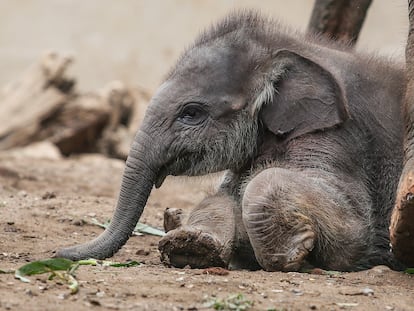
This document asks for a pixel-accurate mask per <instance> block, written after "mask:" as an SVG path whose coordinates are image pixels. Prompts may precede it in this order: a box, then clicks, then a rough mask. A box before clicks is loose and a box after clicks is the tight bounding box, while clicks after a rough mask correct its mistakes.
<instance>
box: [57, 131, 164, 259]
mask: <svg viewBox="0 0 414 311" xmlns="http://www.w3.org/2000/svg"><path fill="white" fill-rule="evenodd" d="M150 143H151V140H150V139H149V137H148V136H147V135H146V134H145V133H144V132H138V134H137V136H136V138H135V140H134V143H133V144H132V147H131V150H130V152H129V155H128V159H127V161H126V167H125V170H124V174H123V177H122V184H121V190H120V194H119V198H118V203H117V207H116V210H115V212H114V215H113V218H112V220H111V223H110V224H109V227H108V228H107V229H106V230H105V231H104V232H103V233H102V234H101V235H100V236H98V237H97V238H95V239H94V240H92V241H89V242H87V243H84V244H81V245H77V246H73V247H69V248H64V249H61V250H59V251H57V253H56V257H63V258H68V259H71V260H80V259H88V258H96V259H105V258H108V257H111V256H112V255H113V254H115V253H116V252H117V251H118V250H119V249H120V248H121V247H122V246H123V245H124V244H125V243H126V242H127V240H128V238H129V237H130V235H131V233H132V231H133V230H134V228H135V226H136V224H137V222H138V220H139V218H140V216H141V214H142V212H143V210H144V207H145V205H146V202H147V200H148V197H149V195H150V193H151V189H152V187H153V185H154V182H155V178H156V175H157V171H158V169H157V168H156V167H154V165H152V164H149V163H153V162H154V161H148V160H147V159H148V158H149V157H148V154H147V153H148V152H150V150H151V149H154V147H153V146H152V147H151V146H150Z"/></svg>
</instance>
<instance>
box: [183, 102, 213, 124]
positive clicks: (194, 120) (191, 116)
mask: <svg viewBox="0 0 414 311" xmlns="http://www.w3.org/2000/svg"><path fill="white" fill-rule="evenodd" d="M207 116H208V115H207V111H205V110H204V108H203V107H201V106H200V104H196V103H191V104H188V105H186V106H185V107H184V108H183V110H182V111H181V113H180V115H179V116H178V120H179V121H180V122H182V123H184V124H186V125H199V124H200V123H201V122H203V121H204V120H206V119H207Z"/></svg>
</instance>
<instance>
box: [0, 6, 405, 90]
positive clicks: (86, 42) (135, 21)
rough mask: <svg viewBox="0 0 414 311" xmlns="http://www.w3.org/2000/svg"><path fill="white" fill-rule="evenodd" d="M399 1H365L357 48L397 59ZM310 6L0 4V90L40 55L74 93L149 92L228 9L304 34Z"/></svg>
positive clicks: (401, 40)
mask: <svg viewBox="0 0 414 311" xmlns="http://www.w3.org/2000/svg"><path fill="white" fill-rule="evenodd" d="M406 5H407V4H406V0H373V4H372V5H371V8H370V9H369V12H368V16H367V19H366V22H365V25H364V27H363V30H362V33H361V36H360V38H359V42H358V45H357V49H358V50H361V51H375V52H378V53H379V54H386V55H392V56H394V57H397V58H398V57H402V56H403V50H404V44H405V40H406V33H407V23H408V21H407V20H408V18H407V8H406ZM312 6H313V1H312V0H289V1H287V0H260V1H257V0H256V1H255V0H122V1H116V0H0V87H1V86H2V85H4V84H5V83H7V82H8V81H10V80H13V79H15V78H16V77H18V76H20V75H21V73H22V72H23V71H24V70H25V69H26V68H27V67H28V66H29V65H30V64H31V63H33V62H34V61H35V60H37V58H38V57H39V56H40V55H41V54H42V53H43V52H44V51H45V50H56V51H62V52H69V53H71V54H72V55H73V56H74V57H75V63H74V65H73V68H72V73H73V74H74V75H75V77H76V78H77V79H78V88H80V89H81V90H90V89H94V88H98V87H101V86H102V85H104V84H106V83H107V82H109V81H111V80H121V81H123V82H125V83H126V84H128V85H131V86H136V85H140V86H143V87H144V88H146V89H148V90H149V91H153V90H154V89H155V88H156V87H157V85H158V84H159V83H160V81H161V79H162V77H163V74H165V73H166V71H167V70H168V68H169V67H170V66H171V65H172V63H173V62H174V60H175V59H176V58H177V56H178V55H179V53H180V51H182V49H183V48H184V47H185V46H186V45H188V44H190V43H191V41H192V40H193V38H194V37H195V36H196V35H197V33H198V32H199V31H200V30H201V29H203V28H205V27H207V26H208V25H209V24H210V23H212V22H214V21H216V20H217V19H219V18H221V17H222V16H223V15H225V14H226V13H227V12H229V11H231V10H232V9H236V8H255V9H257V10H260V11H262V12H263V13H266V14H268V15H270V16H273V17H275V18H278V19H280V20H283V21H285V22H286V23H287V24H289V25H291V26H293V27H296V28H299V29H305V28H306V26H307V23H308V20H309V17H310V14H311V10H312Z"/></svg>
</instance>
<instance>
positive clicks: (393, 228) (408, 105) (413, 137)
mask: <svg viewBox="0 0 414 311" xmlns="http://www.w3.org/2000/svg"><path fill="white" fill-rule="evenodd" d="M408 9H409V32H408V39H407V46H406V50H405V57H406V63H407V90H406V93H405V100H404V110H403V111H404V120H405V136H404V168H403V172H402V174H401V178H400V183H399V185H398V191H397V199H396V203H395V207H394V210H393V213H392V217H391V225H390V239H391V245H392V251H393V252H394V255H395V257H396V258H398V259H399V260H401V261H402V262H403V263H404V264H406V265H408V266H414V0H409V5H408Z"/></svg>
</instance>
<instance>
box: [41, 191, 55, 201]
mask: <svg viewBox="0 0 414 311" xmlns="http://www.w3.org/2000/svg"><path fill="white" fill-rule="evenodd" d="M54 198H56V193H54V192H53V191H51V192H49V191H46V192H45V193H44V194H43V195H42V199H43V200H49V199H54Z"/></svg>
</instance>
